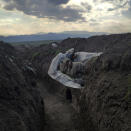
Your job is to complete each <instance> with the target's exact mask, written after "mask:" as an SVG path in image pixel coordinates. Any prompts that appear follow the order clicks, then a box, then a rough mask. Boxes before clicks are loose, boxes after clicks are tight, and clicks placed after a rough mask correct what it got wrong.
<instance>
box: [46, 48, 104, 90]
mask: <svg viewBox="0 0 131 131" xmlns="http://www.w3.org/2000/svg"><path fill="white" fill-rule="evenodd" d="M73 52H74V49H73V48H72V49H70V50H68V51H67V52H66V53H65V54H63V53H59V54H58V55H57V56H56V57H55V58H54V59H53V60H52V62H51V65H50V67H49V70H48V75H49V76H50V77H51V78H53V79H54V80H56V81H58V82H60V83H61V84H63V85H64V86H67V87H72V88H82V86H81V85H80V84H78V83H76V82H74V79H73V78H71V77H69V76H68V75H66V74H64V73H62V72H61V71H60V70H58V66H59V64H60V62H61V61H62V60H63V59H64V58H66V57H68V56H69V55H71V54H72V53H73ZM75 54H76V55H77V58H76V59H75V61H79V62H84V61H85V60H89V59H91V58H92V57H96V56H99V55H101V54H102V53H101V52H100V53H89V52H77V53H75Z"/></svg>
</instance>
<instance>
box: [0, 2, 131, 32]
mask: <svg viewBox="0 0 131 131" xmlns="http://www.w3.org/2000/svg"><path fill="white" fill-rule="evenodd" d="M130 23H131V0H62V1H58V0H43V1H41V0H37V1H36V0H23V1H22V2H21V1H17V0H1V1H0V35H16V34H35V33H39V32H43V33H48V32H63V31H72V30H73V31H82V30H83V31H92V32H97V31H99V32H109V33H122V32H131V26H130Z"/></svg>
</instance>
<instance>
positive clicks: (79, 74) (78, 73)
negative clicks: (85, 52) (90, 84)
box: [59, 49, 85, 86]
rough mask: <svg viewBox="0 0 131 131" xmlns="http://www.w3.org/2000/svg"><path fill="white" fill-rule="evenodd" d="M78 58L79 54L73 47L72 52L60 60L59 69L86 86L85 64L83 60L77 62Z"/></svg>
mask: <svg viewBox="0 0 131 131" xmlns="http://www.w3.org/2000/svg"><path fill="white" fill-rule="evenodd" d="M76 58H77V55H76V54H75V51H74V49H72V52H71V53H69V54H68V56H67V57H65V58H64V59H63V60H62V61H61V62H60V64H59V70H60V71H61V72H62V73H64V74H67V75H68V76H70V77H72V78H73V79H74V82H76V83H78V84H80V85H81V86H84V72H85V64H84V63H82V62H77V61H76V62H75V60H76Z"/></svg>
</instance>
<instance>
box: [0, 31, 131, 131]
mask: <svg viewBox="0 0 131 131" xmlns="http://www.w3.org/2000/svg"><path fill="white" fill-rule="evenodd" d="M57 45H58V46H57V47H53V46H52V44H46V45H40V46H37V47H34V46H31V47H28V48H26V49H25V48H19V47H18V46H15V47H12V46H11V45H9V44H7V43H3V42H1V43H0V57H1V63H0V72H1V74H0V81H1V82H0V92H1V93H0V101H1V106H0V116H1V117H0V120H1V124H0V130H3V131H7V130H8V131H11V130H12V129H13V131H15V130H16V131H18V130H19V131H36V130H37V131H43V130H45V131H47V130H48V131H66V130H68V131H74V130H76V131H130V130H131V124H130V122H131V117H130V116H131V110H130V109H131V33H127V34H117V35H102V36H93V37H90V38H68V39H65V40H63V41H61V42H60V43H57ZM72 47H74V48H75V50H76V51H86V52H103V54H102V55H100V56H99V57H95V58H92V59H91V60H90V61H87V62H86V70H85V73H84V78H85V80H86V84H85V87H84V88H83V89H71V93H72V103H69V102H67V100H66V98H65V92H66V90H67V87H64V86H63V85H61V84H60V83H58V82H57V81H55V80H53V79H51V78H50V77H49V76H48V74H47V72H48V69H49V66H50V63H51V61H52V59H53V58H54V57H55V56H56V55H57V54H58V53H59V52H65V51H66V50H67V49H70V48H72ZM7 112H8V113H7ZM8 123H9V124H8ZM7 125H8V126H7ZM6 127H7V128H6ZM43 127H44V129H43Z"/></svg>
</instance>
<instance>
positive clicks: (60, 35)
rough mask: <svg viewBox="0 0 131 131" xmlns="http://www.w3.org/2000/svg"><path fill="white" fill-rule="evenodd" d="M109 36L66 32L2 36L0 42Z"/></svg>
mask: <svg viewBox="0 0 131 131" xmlns="http://www.w3.org/2000/svg"><path fill="white" fill-rule="evenodd" d="M102 34H107V33H104V32H87V31H65V32H61V33H47V34H43V33H38V34H32V35H16V36H15V35H14V36H0V40H1V41H4V42H10V43H11V42H24V41H40V40H63V39H66V38H68V37H71V38H75V37H80V38H88V37H90V36H94V35H102Z"/></svg>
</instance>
